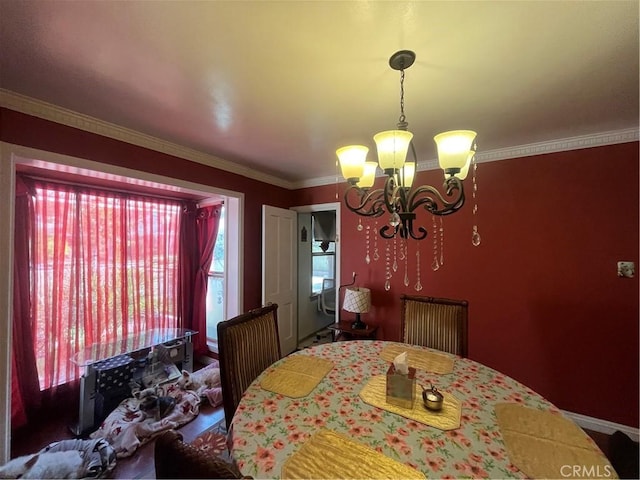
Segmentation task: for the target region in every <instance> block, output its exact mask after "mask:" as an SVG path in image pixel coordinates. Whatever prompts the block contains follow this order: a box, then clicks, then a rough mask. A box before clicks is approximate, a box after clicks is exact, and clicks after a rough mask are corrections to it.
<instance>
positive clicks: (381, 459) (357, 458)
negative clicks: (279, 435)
mask: <svg viewBox="0 0 640 480" xmlns="http://www.w3.org/2000/svg"><path fill="white" fill-rule="evenodd" d="M280 477H281V478H283V479H284V478H322V479H335V478H340V479H342V478H359V479H363V478H367V479H369V478H371V479H392V478H397V479H405V478H406V479H425V478H426V477H425V475H424V474H423V473H422V472H419V471H418V470H415V469H413V468H411V467H409V466H407V465H404V464H402V463H400V462H397V461H395V460H393V459H391V458H389V457H387V456H386V455H383V454H382V453H380V452H377V451H376V450H374V449H372V448H370V447H368V446H366V445H362V444H360V443H357V442H354V441H353V440H350V439H349V438H347V437H345V436H343V435H340V434H338V433H336V432H334V431H332V430H326V429H323V430H320V431H319V432H316V433H314V434H313V435H312V436H311V437H310V438H309V439H308V440H307V441H306V442H304V444H303V445H302V447H301V448H300V449H299V450H298V451H297V452H295V453H294V454H293V455H291V456H290V457H289V458H288V459H287V460H286V461H285V463H284V465H283V466H282V472H281V476H280Z"/></svg>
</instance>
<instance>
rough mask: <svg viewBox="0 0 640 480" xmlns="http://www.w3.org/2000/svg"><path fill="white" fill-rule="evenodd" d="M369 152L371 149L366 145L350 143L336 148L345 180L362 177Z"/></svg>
mask: <svg viewBox="0 0 640 480" xmlns="http://www.w3.org/2000/svg"><path fill="white" fill-rule="evenodd" d="M368 152H369V149H368V148H367V147H365V146H364V145H349V146H347V147H342V148H339V149H338V150H336V155H338V161H339V162H340V169H341V170H342V176H343V177H344V178H345V180H349V179H359V178H360V177H362V175H363V174H364V164H365V161H366V160H367V153H368Z"/></svg>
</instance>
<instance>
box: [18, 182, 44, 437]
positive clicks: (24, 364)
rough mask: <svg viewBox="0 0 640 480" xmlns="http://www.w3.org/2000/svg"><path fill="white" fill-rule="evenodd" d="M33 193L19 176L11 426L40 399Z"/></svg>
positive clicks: (29, 411) (37, 404)
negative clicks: (33, 279) (34, 311)
mask: <svg viewBox="0 0 640 480" xmlns="http://www.w3.org/2000/svg"><path fill="white" fill-rule="evenodd" d="M34 195H35V191H34V190H33V189H30V188H29V186H28V185H27V183H25V182H24V181H22V179H21V178H20V177H17V178H16V199H15V222H14V247H13V252H14V254H13V323H12V327H13V328H12V349H11V362H12V369H11V370H12V371H11V373H12V375H11V395H12V397H11V406H12V415H11V417H12V423H11V426H12V428H17V427H19V426H20V425H21V424H22V423H23V422H24V421H25V420H26V417H25V415H27V416H29V415H31V414H32V413H33V412H34V411H35V410H37V408H38V407H39V406H40V402H41V395H40V385H39V383H38V370H37V368H36V358H35V349H34V344H33V317H32V315H31V313H32V310H31V299H32V298H33V296H34V292H33V290H32V287H33V286H32V284H31V282H30V275H31V271H32V270H33V267H34V265H33V251H32V247H33V242H32V241H31V235H32V233H33V231H34V225H35V217H34V210H33V206H34V205H33V197H34ZM14 420H15V421H14Z"/></svg>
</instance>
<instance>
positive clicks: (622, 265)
mask: <svg viewBox="0 0 640 480" xmlns="http://www.w3.org/2000/svg"><path fill="white" fill-rule="evenodd" d="M635 273H636V264H635V263H633V262H618V276H619V277H624V278H633V276H634V275H635Z"/></svg>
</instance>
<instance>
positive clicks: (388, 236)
mask: <svg viewBox="0 0 640 480" xmlns="http://www.w3.org/2000/svg"><path fill="white" fill-rule="evenodd" d="M399 228H400V225H396V226H395V227H392V226H391V225H385V226H384V227H382V228H381V229H380V236H381V237H382V238H386V239H387V240H391V239H392V238H393V237H395V236H396V234H397V233H398V229H399ZM389 230H392V233H387V232H388V231H389ZM400 236H402V232H401V233H400ZM403 238H404V237H403Z"/></svg>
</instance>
